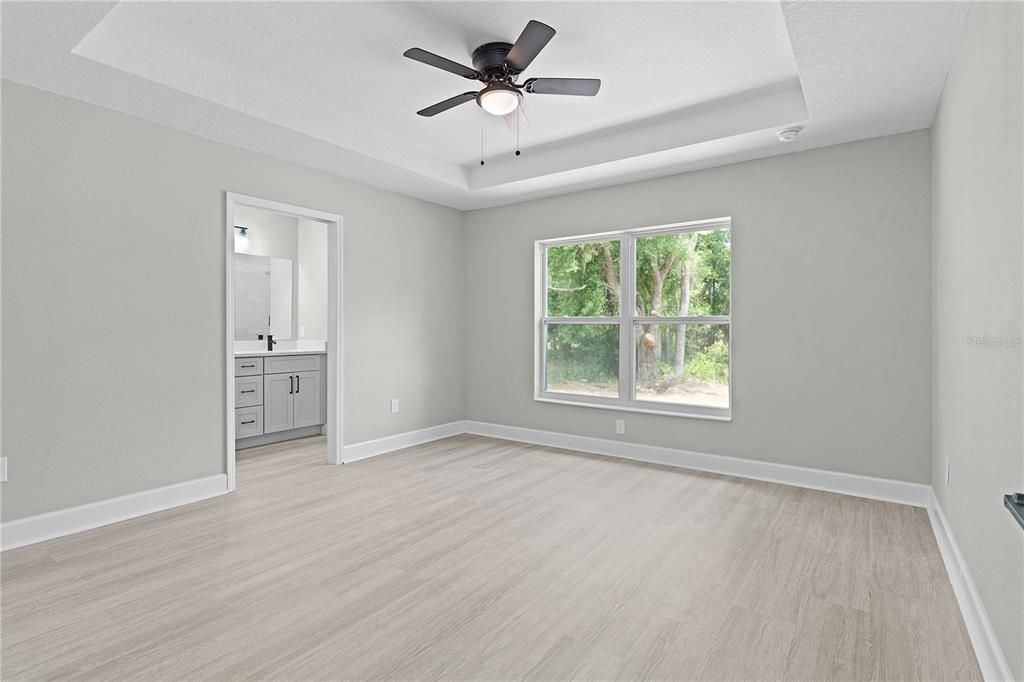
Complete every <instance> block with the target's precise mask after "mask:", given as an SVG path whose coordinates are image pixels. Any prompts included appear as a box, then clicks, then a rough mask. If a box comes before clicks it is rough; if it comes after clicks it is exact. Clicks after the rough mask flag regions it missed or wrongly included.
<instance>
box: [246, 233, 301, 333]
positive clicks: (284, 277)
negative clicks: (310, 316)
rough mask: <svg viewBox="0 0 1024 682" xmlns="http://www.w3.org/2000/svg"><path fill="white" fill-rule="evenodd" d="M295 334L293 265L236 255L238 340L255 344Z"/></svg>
mask: <svg viewBox="0 0 1024 682" xmlns="http://www.w3.org/2000/svg"><path fill="white" fill-rule="evenodd" d="M266 334H272V335H273V336H274V338H275V339H291V338H295V335H294V334H293V332H292V261H291V260H290V259H288V258H272V257H269V256H252V255H249V254H243V253H236V254H235V340H236V341H252V340H255V339H257V338H259V337H260V336H261V335H266Z"/></svg>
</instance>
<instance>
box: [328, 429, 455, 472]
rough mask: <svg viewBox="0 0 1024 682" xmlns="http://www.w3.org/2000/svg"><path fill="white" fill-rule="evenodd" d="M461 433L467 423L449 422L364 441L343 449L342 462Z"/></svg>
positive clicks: (349, 461) (346, 462)
mask: <svg viewBox="0 0 1024 682" xmlns="http://www.w3.org/2000/svg"><path fill="white" fill-rule="evenodd" d="M460 433H466V422H463V421H454V422H448V423H447V424H439V425H437V426H428V427H427V428H425V429H419V430H418V431H406V432H405V433H398V434H395V435H394V436H385V437H384V438H377V439H375V440H364V441H363V442H361V443H353V444H352V445H346V446H344V447H342V449H341V461H342V463H343V464H349V463H351V462H358V461H359V460H361V459H366V458H367V457H375V456H377V455H383V454H385V453H387V452H392V451H394V450H401V449H402V448H409V447H412V446H414V445H422V444H423V443H429V442H430V441H434V440H440V439H442V438H448V437H450V436H457V435H459V434H460Z"/></svg>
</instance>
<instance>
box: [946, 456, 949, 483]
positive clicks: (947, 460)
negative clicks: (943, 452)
mask: <svg viewBox="0 0 1024 682" xmlns="http://www.w3.org/2000/svg"><path fill="white" fill-rule="evenodd" d="M946 485H949V457H947V458H946Z"/></svg>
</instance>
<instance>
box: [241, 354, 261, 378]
mask: <svg viewBox="0 0 1024 682" xmlns="http://www.w3.org/2000/svg"><path fill="white" fill-rule="evenodd" d="M254 374H263V358H235V376H236V377H248V376H253V375H254Z"/></svg>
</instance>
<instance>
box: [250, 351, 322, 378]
mask: <svg viewBox="0 0 1024 682" xmlns="http://www.w3.org/2000/svg"><path fill="white" fill-rule="evenodd" d="M264 360H265V362H264V363H263V373H264V374H288V373H292V372H312V371H313V370H317V369H320V356H319V355H278V356H274V357H267V358H264Z"/></svg>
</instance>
